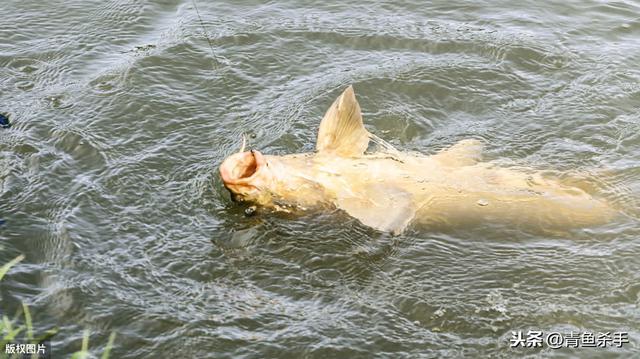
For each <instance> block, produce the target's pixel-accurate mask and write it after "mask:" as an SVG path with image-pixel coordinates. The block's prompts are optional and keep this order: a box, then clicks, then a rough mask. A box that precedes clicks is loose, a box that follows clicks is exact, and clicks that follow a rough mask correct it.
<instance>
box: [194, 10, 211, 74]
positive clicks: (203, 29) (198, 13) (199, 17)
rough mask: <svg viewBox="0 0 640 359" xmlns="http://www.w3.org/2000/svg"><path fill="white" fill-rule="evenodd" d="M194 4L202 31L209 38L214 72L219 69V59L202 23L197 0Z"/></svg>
mask: <svg viewBox="0 0 640 359" xmlns="http://www.w3.org/2000/svg"><path fill="white" fill-rule="evenodd" d="M191 2H192V3H193V8H194V9H196V14H197V15H198V20H200V26H202V31H204V37H206V38H207V42H208V43H209V48H210V49H211V56H212V57H213V59H212V61H211V65H212V66H213V70H214V71H215V70H217V69H218V66H217V64H218V57H217V56H216V53H215V51H213V44H212V43H211V39H210V38H209V33H208V32H207V28H206V27H205V26H204V21H202V17H201V16H200V11H198V5H196V0H191Z"/></svg>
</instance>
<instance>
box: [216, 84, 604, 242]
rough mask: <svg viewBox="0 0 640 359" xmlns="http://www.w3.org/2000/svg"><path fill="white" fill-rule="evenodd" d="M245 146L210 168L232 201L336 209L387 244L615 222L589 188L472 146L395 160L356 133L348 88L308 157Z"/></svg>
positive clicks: (391, 150)
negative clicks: (450, 234)
mask: <svg viewBox="0 0 640 359" xmlns="http://www.w3.org/2000/svg"><path fill="white" fill-rule="evenodd" d="M245 144H246V143H245V142H244V139H243V146H242V149H241V151H240V152H238V153H235V154H233V155H231V156H229V157H228V158H226V159H225V160H224V161H223V162H222V164H221V165H220V168H219V171H220V177H221V179H222V182H223V184H224V186H225V187H226V188H227V189H228V190H229V192H230V193H231V196H232V199H233V200H234V201H238V202H247V203H251V204H252V206H254V207H252V208H255V206H258V207H260V208H266V209H270V210H274V211H285V212H294V211H297V210H300V211H304V210H309V209H314V208H315V209H334V210H335V209H338V210H341V211H344V212H346V213H347V214H348V215H350V216H351V217H353V218H355V219H357V220H358V221H359V222H361V223H362V224H363V225H365V226H368V227H371V228H374V229H376V230H379V231H382V232H388V233H391V234H394V235H398V234H400V233H402V232H403V231H405V230H406V228H407V227H408V226H409V225H414V224H415V225H416V226H421V227H426V228H432V229H447V228H449V229H451V228H459V227H464V226H474V225H475V226H478V225H483V224H487V223H500V224H505V225H510V226H517V228H527V229H534V230H535V229H540V230H543V231H544V230H564V229H573V228H581V227H590V226H597V225H602V224H606V223H607V222H609V221H611V220H612V218H613V217H614V216H615V214H616V210H615V209H613V208H612V206H611V205H610V204H609V203H608V202H607V201H606V200H605V199H604V198H600V197H598V196H597V193H591V192H590V191H588V188H587V187H588V186H580V185H578V184H576V183H577V182H573V184H567V183H565V182H563V181H562V180H560V179H559V178H553V177H549V176H548V175H546V174H545V172H544V171H540V170H535V169H532V168H526V167H514V166H512V167H509V166H501V165H499V164H498V163H496V162H495V161H483V156H482V152H483V148H484V145H485V144H484V142H483V141H481V140H478V139H474V138H469V139H464V140H461V141H459V142H457V143H456V144H454V145H452V146H451V147H449V148H446V149H444V150H441V151H439V152H436V153H435V154H431V155H427V154H423V153H416V152H403V151H399V150H397V149H396V148H395V147H393V146H392V145H391V144H389V143H388V142H386V141H384V140H383V139H381V138H379V137H378V136H376V135H375V134H373V133H370V132H369V131H367V129H366V128H365V127H364V123H363V119H362V114H361V109H360V105H359V103H358V101H357V99H356V96H355V92H354V89H353V86H349V87H347V88H346V89H345V90H344V91H343V92H342V94H341V95H340V96H338V98H337V99H336V100H335V101H334V102H333V104H332V105H331V106H330V107H329V109H328V110H327V112H326V113H325V115H324V117H323V118H322V121H321V122H320V127H319V130H318V135H317V140H316V150H315V151H314V152H310V153H294V154H287V155H283V156H275V155H265V154H262V153H261V152H260V151H257V150H249V151H245ZM371 145H374V147H375V148H374V149H373V150H369V147H370V146H371Z"/></svg>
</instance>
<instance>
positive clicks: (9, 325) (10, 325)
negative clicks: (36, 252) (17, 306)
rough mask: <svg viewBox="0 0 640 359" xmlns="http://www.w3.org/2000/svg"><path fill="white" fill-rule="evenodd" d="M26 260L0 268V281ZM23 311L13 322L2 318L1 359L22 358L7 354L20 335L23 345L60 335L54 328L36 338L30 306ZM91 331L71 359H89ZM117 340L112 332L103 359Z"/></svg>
mask: <svg viewBox="0 0 640 359" xmlns="http://www.w3.org/2000/svg"><path fill="white" fill-rule="evenodd" d="M23 259H24V255H19V256H17V257H16V258H14V259H13V260H11V261H9V263H7V264H5V265H3V266H2V267H0V281H1V280H2V278H3V277H4V276H5V274H7V272H9V270H10V269H11V267H13V266H15V265H16V264H18V263H20V262H21V261H22V260H23ZM21 309H22V310H21V311H20V310H19V311H18V313H16V316H15V317H14V318H13V320H11V319H9V317H7V316H6V315H3V316H2V321H1V322H0V333H2V338H0V359H5V358H7V359H9V358H21V355H20V354H16V355H13V356H11V357H9V356H8V355H7V354H6V353H5V345H6V344H8V343H12V342H14V341H15V340H18V338H19V335H21V334H22V335H24V338H23V339H22V340H21V343H23V344H38V343H42V342H44V341H46V340H49V339H51V338H52V337H53V336H54V335H56V334H57V333H58V328H52V329H49V330H47V331H46V332H45V333H44V334H43V335H41V336H40V337H37V338H34V334H33V319H32V317H31V311H30V310H29V306H27V305H26V304H25V303H22V308H21ZM20 314H23V317H24V324H21V323H20ZM89 335H90V333H89V330H85V331H84V335H83V336H82V346H81V348H80V351H78V352H75V353H73V354H72V355H71V359H85V358H89V357H90V355H89ZM115 339H116V333H115V332H112V333H111V335H109V341H108V342H107V345H106V346H105V348H104V352H102V356H101V357H100V358H101V359H109V355H110V354H111V348H112V347H113V342H114V341H115ZM33 358H37V355H35V354H34V356H33Z"/></svg>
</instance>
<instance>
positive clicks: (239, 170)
mask: <svg viewBox="0 0 640 359" xmlns="http://www.w3.org/2000/svg"><path fill="white" fill-rule="evenodd" d="M265 163H266V161H265V159H264V156H263V155H262V153H260V152H259V151H255V150H251V151H246V152H240V153H236V154H234V155H232V156H230V157H229V158H227V159H226V160H225V161H224V162H222V165H220V176H221V177H222V181H223V182H224V184H225V186H226V187H227V188H229V185H250V182H251V181H252V180H253V179H255V177H256V176H257V173H258V171H260V169H261V168H262V167H263V166H264V165H265Z"/></svg>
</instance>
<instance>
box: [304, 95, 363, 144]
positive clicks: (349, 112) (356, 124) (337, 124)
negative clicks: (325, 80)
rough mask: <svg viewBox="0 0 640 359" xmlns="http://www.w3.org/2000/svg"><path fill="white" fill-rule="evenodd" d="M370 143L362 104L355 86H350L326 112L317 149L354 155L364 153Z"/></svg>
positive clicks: (319, 131) (319, 133)
mask: <svg viewBox="0 0 640 359" xmlns="http://www.w3.org/2000/svg"><path fill="white" fill-rule="evenodd" d="M368 145H369V132H367V130H366V129H365V128H364V125H363V124H362V114H361V113H360V105H359V104H358V100H356V95H355V93H354V92H353V87H352V86H349V87H347V89H346V90H344V92H343V93H342V95H340V96H338V98H337V99H336V100H335V101H334V102H333V104H332V105H331V107H329V109H328V110H327V113H325V115H324V118H322V122H321V123H320V130H318V140H317V142H316V150H318V151H319V152H324V153H332V154H335V155H337V156H343V157H353V156H359V155H362V154H363V153H364V151H365V150H366V149H367V146H368Z"/></svg>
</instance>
